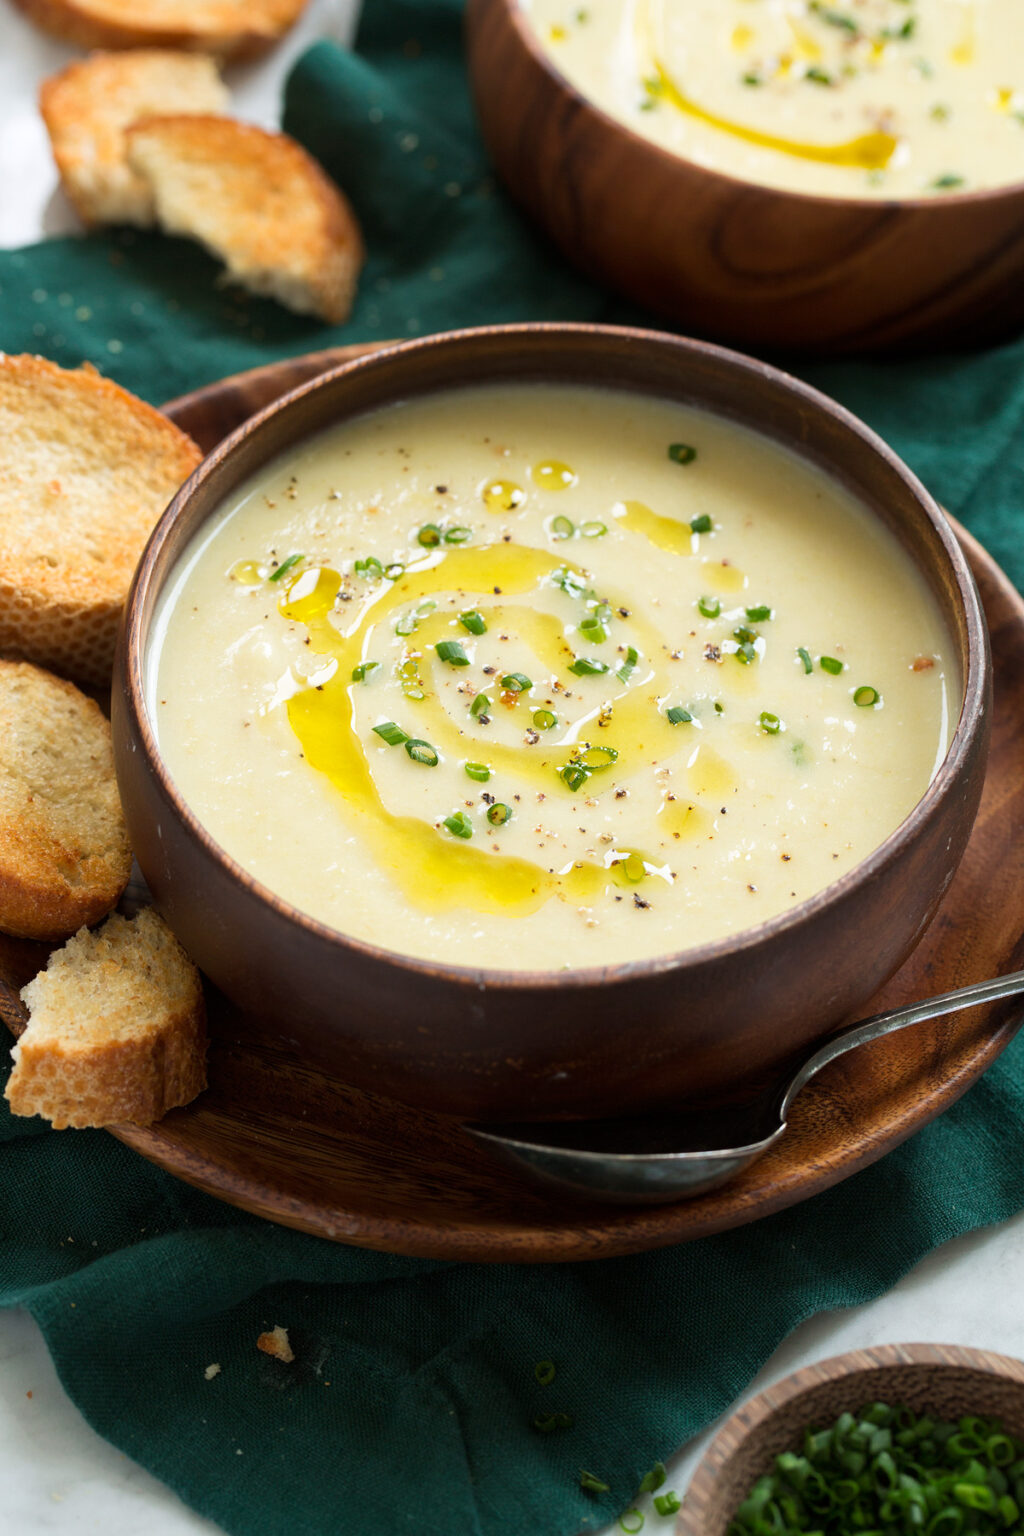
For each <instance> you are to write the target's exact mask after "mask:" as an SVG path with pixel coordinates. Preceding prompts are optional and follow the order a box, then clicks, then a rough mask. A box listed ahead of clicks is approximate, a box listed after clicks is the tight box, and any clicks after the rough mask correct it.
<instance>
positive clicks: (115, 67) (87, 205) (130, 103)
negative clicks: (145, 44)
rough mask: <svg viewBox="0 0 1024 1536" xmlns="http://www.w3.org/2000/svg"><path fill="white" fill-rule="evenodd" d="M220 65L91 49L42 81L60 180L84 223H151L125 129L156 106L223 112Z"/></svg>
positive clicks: (161, 52)
mask: <svg viewBox="0 0 1024 1536" xmlns="http://www.w3.org/2000/svg"><path fill="white" fill-rule="evenodd" d="M229 99H230V98H229V96H228V92H227V90H226V88H225V86H224V85H223V84H222V82H221V78H220V75H219V73H218V70H217V66H216V64H215V63H214V62H213V60H212V59H210V58H207V57H205V56H204V55H203V54H200V53H180V52H179V53H175V52H172V51H170V50H168V49H156V48H146V49H138V50H136V51H133V52H127V53H94V54H93V55H92V56H91V57H90V58H88V59H82V60H80V61H78V62H77V63H74V64H69V65H68V66H67V68H66V69H63V70H61V72H60V74H59V75H53V76H52V77H51V78H50V79H49V80H45V81H44V82H43V85H42V88H41V90H40V93H39V106H40V110H41V112H42V114H43V120H44V122H45V123H46V129H47V132H48V133H49V135H50V143H51V145H52V147H53V158H54V160H55V161H56V162H57V169H58V171H59V172H60V179H61V183H62V185H63V187H64V191H65V192H66V193H67V195H68V197H69V198H70V200H71V202H72V203H73V204H74V206H75V209H76V211H77V212H78V214H79V215H80V217H81V218H82V219H84V221H85V222H86V223H87V224H138V225H143V226H145V225H148V224H152V223H153V222H154V210H153V194H152V192H151V191H150V187H149V183H148V182H147V181H145V180H144V179H143V178H142V177H141V176H139V175H138V174H137V172H135V171H133V170H132V168H131V166H130V165H129V164H128V160H127V156H126V154H125V147H126V146H125V137H124V131H125V129H126V128H127V127H128V126H129V125H130V124H131V123H134V122H136V121H137V120H138V119H139V118H140V117H150V116H152V115H153V114H154V113H158V112H173V113H195V112H224V111H226V110H227V107H228V102H229Z"/></svg>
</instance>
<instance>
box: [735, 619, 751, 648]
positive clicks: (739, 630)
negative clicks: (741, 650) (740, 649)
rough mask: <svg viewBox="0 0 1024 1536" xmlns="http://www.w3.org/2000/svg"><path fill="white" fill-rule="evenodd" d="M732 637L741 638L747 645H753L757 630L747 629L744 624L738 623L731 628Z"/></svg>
mask: <svg viewBox="0 0 1024 1536" xmlns="http://www.w3.org/2000/svg"><path fill="white" fill-rule="evenodd" d="M732 637H733V639H734V640H743V641H745V642H746V643H747V644H748V645H753V643H754V641H755V640H756V639H757V630H756V629H748V628H747V626H746V625H745V624H739V625H737V627H736V628H735V629H734V630H733V632H732Z"/></svg>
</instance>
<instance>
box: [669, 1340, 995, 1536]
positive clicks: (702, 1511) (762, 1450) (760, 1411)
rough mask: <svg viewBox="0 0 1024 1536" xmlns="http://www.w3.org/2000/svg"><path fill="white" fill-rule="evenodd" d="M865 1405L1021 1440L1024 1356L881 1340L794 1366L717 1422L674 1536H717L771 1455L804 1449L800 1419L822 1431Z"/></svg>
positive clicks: (765, 1469)
mask: <svg viewBox="0 0 1024 1536" xmlns="http://www.w3.org/2000/svg"><path fill="white" fill-rule="evenodd" d="M871 1402H883V1403H890V1404H893V1405H895V1404H901V1405H903V1406H905V1407H907V1408H910V1409H911V1410H912V1411H913V1412H915V1413H922V1412H927V1413H928V1414H930V1415H932V1416H933V1417H935V1418H937V1419H940V1420H945V1421H946V1422H949V1421H953V1422H955V1421H956V1420H957V1419H959V1418H960V1417H961V1416H962V1415H963V1414H980V1415H982V1416H983V1417H985V1418H997V1419H1001V1420H1002V1421H1003V1424H1004V1425H1005V1427H1006V1428H1007V1429H1008V1430H1009V1432H1010V1433H1011V1434H1013V1435H1017V1436H1019V1437H1024V1361H1022V1360H1016V1359H1013V1358H1012V1357H1011V1356H1009V1355H996V1354H991V1353H989V1352H988V1351H987V1350H981V1349H967V1348H963V1347H961V1346H959V1345H955V1344H884V1345H878V1346H877V1347H875V1348H873V1349H855V1350H851V1351H850V1352H849V1353H848V1354H845V1355H836V1356H835V1357H834V1358H833V1359H831V1360H822V1361H819V1362H818V1363H817V1364H816V1365H809V1366H806V1367H805V1368H804V1369H803V1370H799V1371H794V1372H793V1374H792V1375H791V1376H787V1377H785V1378H784V1379H783V1380H782V1381H780V1382H777V1383H776V1384H775V1386H774V1387H769V1388H768V1390H767V1391H766V1392H762V1393H760V1394H759V1395H758V1396H757V1397H754V1398H751V1400H750V1402H748V1403H744V1404H743V1406H742V1407H740V1408H738V1409H737V1410H736V1412H735V1413H734V1414H733V1415H732V1417H731V1418H729V1419H728V1420H727V1421H726V1423H725V1424H724V1425H723V1427H722V1429H721V1430H720V1431H719V1433H718V1434H717V1435H716V1437H715V1439H714V1440H713V1441H712V1443H711V1445H710V1446H709V1447H708V1449H707V1452H706V1453H705V1455H704V1457H703V1459H702V1460H701V1462H700V1463H699V1465H698V1467H697V1470H696V1472H695V1473H694V1475H693V1481H692V1482H691V1484H690V1487H689V1490H688V1492H687V1495H686V1499H685V1502H684V1504H683V1508H682V1511H681V1513H680V1515H679V1520H678V1523H677V1525H676V1536H725V1532H726V1530H727V1528H728V1525H729V1521H730V1519H731V1517H732V1516H733V1514H734V1513H735V1512H736V1510H737V1508H738V1507H739V1505H740V1504H741V1503H742V1502H743V1500H744V1499H745V1498H746V1496H747V1494H748V1493H749V1492H750V1490H751V1488H752V1487H753V1485H754V1483H755V1482H756V1481H757V1479H758V1478H759V1477H761V1476H763V1474H764V1473H766V1472H770V1471H772V1469H773V1465H774V1461H775V1457H776V1456H778V1455H780V1454H781V1453H782V1452H783V1451H798V1452H802V1450H803V1438H804V1436H803V1432H804V1430H805V1429H806V1428H807V1426H808V1425H810V1424H814V1425H816V1426H820V1427H822V1428H825V1427H827V1426H828V1425H830V1424H832V1423H833V1422H834V1421H835V1420H836V1419H837V1418H838V1417H839V1415H840V1414H841V1413H843V1412H845V1411H847V1410H849V1411H850V1412H852V1413H855V1412H856V1411H857V1410H858V1409H859V1408H862V1407H863V1406H864V1404H865V1403H871Z"/></svg>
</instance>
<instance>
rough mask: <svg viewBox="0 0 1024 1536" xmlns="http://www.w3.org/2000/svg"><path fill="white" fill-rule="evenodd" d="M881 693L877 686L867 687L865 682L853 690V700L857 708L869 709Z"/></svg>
mask: <svg viewBox="0 0 1024 1536" xmlns="http://www.w3.org/2000/svg"><path fill="white" fill-rule="evenodd" d="M881 697H882V695H881V694H880V693H879V691H878V689H877V688H869V687H868V686H867V685H866V684H865V686H864V687H863V688H857V689H855V690H854V695H853V702H854V703H855V704H856V706H857V708H858V709H870V707H871V705H872V704H877V703H878V701H879V699H880V698H881Z"/></svg>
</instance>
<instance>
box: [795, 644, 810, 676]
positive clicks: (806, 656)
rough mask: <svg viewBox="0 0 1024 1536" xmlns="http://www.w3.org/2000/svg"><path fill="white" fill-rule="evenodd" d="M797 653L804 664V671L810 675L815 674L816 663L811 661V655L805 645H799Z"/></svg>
mask: <svg viewBox="0 0 1024 1536" xmlns="http://www.w3.org/2000/svg"><path fill="white" fill-rule="evenodd" d="M796 653H797V655H798V656H799V657H800V660H801V661H802V662H803V664H804V671H805V672H808V673H810V672H813V671H814V662H813V661H812V660H811V653H810V651H809V650H808V649H807V647H806V646H805V645H798V646H797V648H796Z"/></svg>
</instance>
